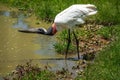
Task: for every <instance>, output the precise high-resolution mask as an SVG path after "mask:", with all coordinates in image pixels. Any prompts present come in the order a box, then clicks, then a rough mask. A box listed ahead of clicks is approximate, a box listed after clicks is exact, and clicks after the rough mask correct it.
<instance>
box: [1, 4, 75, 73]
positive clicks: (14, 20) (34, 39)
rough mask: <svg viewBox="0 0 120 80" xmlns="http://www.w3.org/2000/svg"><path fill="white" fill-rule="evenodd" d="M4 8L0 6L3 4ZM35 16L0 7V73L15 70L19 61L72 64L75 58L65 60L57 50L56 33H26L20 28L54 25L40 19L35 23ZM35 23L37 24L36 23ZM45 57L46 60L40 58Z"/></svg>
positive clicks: (42, 63) (57, 65)
mask: <svg viewBox="0 0 120 80" xmlns="http://www.w3.org/2000/svg"><path fill="white" fill-rule="evenodd" d="M0 8H1V7H0ZM33 19H34V17H27V16H25V14H23V13H22V12H18V11H10V10H4V9H3V6H2V8H1V9H0V75H5V74H7V73H9V72H11V71H12V70H14V69H15V67H16V65H18V64H25V63H26V62H27V61H29V60H32V63H33V64H39V65H40V66H45V65H47V64H49V65H52V66H54V67H55V68H54V69H57V68H58V69H59V68H60V67H61V68H62V67H66V66H67V67H70V66H68V65H74V64H75V63H74V61H73V62H72V61H67V65H66V62H65V61H64V55H59V54H57V53H56V52H55V49H54V46H53V45H54V44H55V42H56V39H55V37H56V36H44V35H40V34H26V33H20V32H18V29H21V28H22V29H26V28H29V27H38V26H39V27H40V26H44V27H46V28H47V27H48V26H50V25H51V24H50V23H45V22H42V21H41V22H40V24H39V25H37V24H35V22H34V21H35V20H34V21H33ZM34 25H35V26H34ZM48 58H53V59H54V58H63V60H47V59H48ZM41 59H45V60H41Z"/></svg>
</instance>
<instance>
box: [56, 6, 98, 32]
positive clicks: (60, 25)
mask: <svg viewBox="0 0 120 80" xmlns="http://www.w3.org/2000/svg"><path fill="white" fill-rule="evenodd" d="M96 13H97V10H96V6H94V5H92V4H76V5H72V6H70V7H68V8H67V9H65V10H63V11H62V12H60V13H59V14H57V15H56V17H55V20H54V23H55V24H56V26H57V30H63V29H67V28H73V27H75V25H77V24H83V23H85V21H84V18H85V17H87V16H89V15H94V14H96Z"/></svg>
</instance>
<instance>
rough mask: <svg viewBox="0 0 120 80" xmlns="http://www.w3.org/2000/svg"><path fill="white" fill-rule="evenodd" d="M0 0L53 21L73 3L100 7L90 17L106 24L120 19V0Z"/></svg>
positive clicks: (114, 22)
mask: <svg viewBox="0 0 120 80" xmlns="http://www.w3.org/2000/svg"><path fill="white" fill-rule="evenodd" d="M0 2H2V3H7V4H10V5H11V6H14V7H17V8H18V9H20V10H27V11H28V12H33V13H35V14H36V16H38V18H41V19H44V20H46V21H53V20H54V17H55V15H56V14H58V13H59V12H60V11H62V10H64V9H65V8H67V7H69V6H70V5H72V4H94V5H96V6H97V8H98V14H97V15H96V16H94V17H92V18H90V19H93V20H96V22H98V23H106V24H107V23H111V24H116V23H118V22H119V21H120V18H119V17H120V5H119V4H120V1H119V0H104V1H103V0H71V1H68V0H26V1H24V0H1V1H0Z"/></svg>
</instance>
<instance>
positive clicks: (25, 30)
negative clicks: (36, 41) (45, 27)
mask: <svg viewBox="0 0 120 80" xmlns="http://www.w3.org/2000/svg"><path fill="white" fill-rule="evenodd" d="M18 31H19V32H24V33H39V32H40V31H39V30H38V28H31V29H21V30H18Z"/></svg>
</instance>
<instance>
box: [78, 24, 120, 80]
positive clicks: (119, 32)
mask: <svg viewBox="0 0 120 80" xmlns="http://www.w3.org/2000/svg"><path fill="white" fill-rule="evenodd" d="M114 27H115V28H116V29H115V31H116V36H117V39H116V40H115V41H114V42H113V43H112V44H111V45H110V46H108V47H107V48H106V49H105V50H103V51H101V52H100V53H99V54H98V55H96V58H95V61H94V63H93V64H90V65H89V66H88V67H87V68H86V71H85V76H84V78H83V80H119V79H120V75H119V74H120V25H117V26H114ZM78 80H79V79H78Z"/></svg>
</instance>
